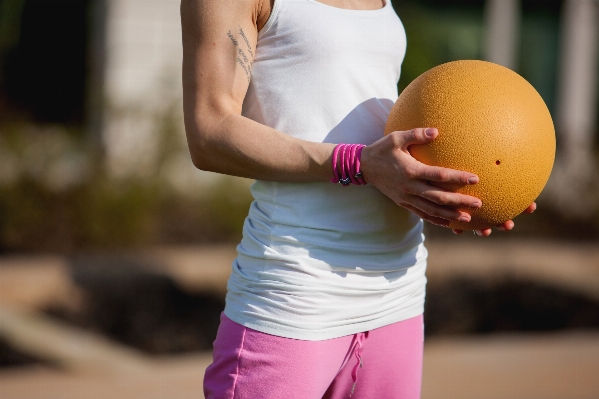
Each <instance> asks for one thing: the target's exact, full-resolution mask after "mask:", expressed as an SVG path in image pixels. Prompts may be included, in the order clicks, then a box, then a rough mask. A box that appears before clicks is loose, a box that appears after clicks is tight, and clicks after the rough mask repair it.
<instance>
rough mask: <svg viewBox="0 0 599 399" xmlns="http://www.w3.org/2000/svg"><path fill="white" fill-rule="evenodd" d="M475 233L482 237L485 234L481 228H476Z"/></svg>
mask: <svg viewBox="0 0 599 399" xmlns="http://www.w3.org/2000/svg"><path fill="white" fill-rule="evenodd" d="M474 234H476V235H477V236H479V237H482V236H483V232H482V231H480V230H474Z"/></svg>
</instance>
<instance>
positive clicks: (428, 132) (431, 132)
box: [424, 127, 437, 139]
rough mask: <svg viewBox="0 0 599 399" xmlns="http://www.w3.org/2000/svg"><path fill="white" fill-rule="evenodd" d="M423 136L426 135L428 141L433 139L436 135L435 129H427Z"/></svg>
mask: <svg viewBox="0 0 599 399" xmlns="http://www.w3.org/2000/svg"><path fill="white" fill-rule="evenodd" d="M424 134H425V135H426V137H428V138H429V139H432V138H433V137H435V136H436V135H437V129H433V128H430V127H429V128H427V129H426V130H425V131H424Z"/></svg>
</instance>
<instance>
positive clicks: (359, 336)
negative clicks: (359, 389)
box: [349, 331, 368, 397]
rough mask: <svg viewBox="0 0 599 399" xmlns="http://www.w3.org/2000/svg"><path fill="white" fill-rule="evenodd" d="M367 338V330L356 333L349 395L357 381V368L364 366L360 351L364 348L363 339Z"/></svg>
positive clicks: (352, 392)
mask: <svg viewBox="0 0 599 399" xmlns="http://www.w3.org/2000/svg"><path fill="white" fill-rule="evenodd" d="M366 338H368V331H366V332H361V333H358V334H356V343H355V346H354V355H355V356H356V360H357V362H356V365H355V366H354V369H353V370H352V372H351V379H352V382H353V385H352V387H351V392H350V394H349V396H350V397H351V396H352V395H353V394H354V390H355V389H356V384H357V383H358V368H362V367H364V362H363V361H362V351H363V350H364V341H366Z"/></svg>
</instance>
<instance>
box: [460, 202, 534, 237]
mask: <svg viewBox="0 0 599 399" xmlns="http://www.w3.org/2000/svg"><path fill="white" fill-rule="evenodd" d="M536 209H537V204H536V202H533V203H532V204H530V205H529V206H528V208H526V209H525V210H524V212H522V213H533V212H534V211H535V210H536ZM495 227H497V230H501V231H510V230H511V229H513V228H514V221H513V220H508V221H506V222H503V223H502V224H500V225H499V226H495ZM452 230H453V232H454V233H455V234H462V233H463V232H464V230H458V229H452ZM492 231H493V230H491V228H490V227H488V228H486V229H481V230H474V233H475V234H476V235H477V236H481V237H487V236H489V235H491V232H492Z"/></svg>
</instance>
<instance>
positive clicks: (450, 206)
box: [181, 0, 480, 225]
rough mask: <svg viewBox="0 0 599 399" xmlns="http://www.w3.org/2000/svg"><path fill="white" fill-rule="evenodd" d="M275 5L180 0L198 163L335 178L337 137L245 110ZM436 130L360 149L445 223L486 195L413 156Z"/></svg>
mask: <svg viewBox="0 0 599 399" xmlns="http://www.w3.org/2000/svg"><path fill="white" fill-rule="evenodd" d="M270 7H271V3H270V0H182V2H181V22H182V32H183V106H184V116H185V130H186V134H187V142H188V145H189V150H190V153H191V158H192V161H193V163H194V165H195V166H196V167H198V168H199V169H203V170H208V171H212V172H218V173H223V174H228V175H234V176H242V177H248V178H252V179H259V180H270V181H285V182H326V181H329V180H330V179H331V178H332V168H331V154H332V151H333V148H334V144H329V143H315V142H308V141H304V140H299V139H296V138H293V137H291V136H288V135H286V134H283V133H282V132H278V131H276V130H274V129H272V128H270V127H268V126H265V125H262V124H260V123H257V122H254V121H252V120H250V119H248V118H245V117H243V116H242V115H241V107H242V103H243V99H244V97H245V94H246V92H247V89H248V85H249V80H250V77H251V64H252V62H253V54H255V50H256V43H257V38H258V31H259V29H260V28H261V27H262V26H263V25H264V23H265V22H266V20H267V19H268V17H269V15H270ZM307 117H310V116H307ZM432 132H433V135H432V136H427V135H426V130H425V129H414V130H411V131H407V132H393V133H391V134H390V135H388V136H386V137H383V138H382V139H380V140H379V141H377V142H376V143H374V144H372V145H370V146H368V147H366V148H364V150H363V151H362V170H363V173H364V177H365V179H366V180H367V181H368V182H369V183H370V184H372V185H374V186H375V187H377V188H378V189H379V190H380V191H382V192H383V193H384V194H385V195H387V196H388V197H389V198H391V199H392V200H393V201H394V202H395V203H396V204H397V205H399V206H402V207H404V208H406V209H408V210H410V211H412V212H414V213H416V214H418V215H419V216H421V217H422V218H424V219H425V220H428V221H429V222H432V223H435V224H440V225H447V223H448V221H449V220H459V218H460V217H467V218H469V215H468V214H467V213H465V212H459V211H457V210H456V209H455V207H456V206H472V205H473V204H478V203H480V201H479V200H478V199H477V198H474V197H470V196H466V195H462V194H457V193H452V192H449V191H446V190H443V189H441V188H438V187H435V186H434V185H431V184H429V183H428V182H431V181H432V182H443V183H458V184H459V183H461V184H473V183H474V182H476V181H478V178H477V177H476V176H475V175H473V174H472V173H468V172H461V171H456V170H451V169H444V168H439V167H432V166H427V165H424V164H422V163H420V162H418V161H416V160H415V159H414V158H412V157H411V156H410V154H409V151H408V147H409V146H410V145H412V144H424V143H426V142H429V141H431V140H433V139H434V136H435V135H436V131H435V130H434V129H432ZM381 134H382V132H381Z"/></svg>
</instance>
